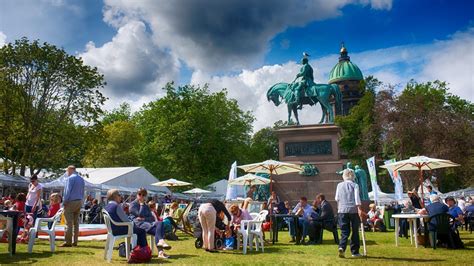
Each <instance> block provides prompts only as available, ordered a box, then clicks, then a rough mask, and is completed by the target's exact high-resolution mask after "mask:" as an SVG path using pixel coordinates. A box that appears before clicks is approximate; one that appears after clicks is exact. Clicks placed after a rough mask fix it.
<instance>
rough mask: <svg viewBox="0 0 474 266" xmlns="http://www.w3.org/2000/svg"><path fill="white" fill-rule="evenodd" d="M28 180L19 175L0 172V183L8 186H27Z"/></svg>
mask: <svg viewBox="0 0 474 266" xmlns="http://www.w3.org/2000/svg"><path fill="white" fill-rule="evenodd" d="M28 183H29V181H28V180H27V179H26V178H23V177H21V176H14V175H7V174H4V173H0V184H7V185H9V186H20V187H27V186H28Z"/></svg>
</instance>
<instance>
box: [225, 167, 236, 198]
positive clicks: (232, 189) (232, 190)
mask: <svg viewBox="0 0 474 266" xmlns="http://www.w3.org/2000/svg"><path fill="white" fill-rule="evenodd" d="M234 178H237V161H235V162H234V163H233V164H232V166H231V167H230V171H229V181H230V180H232V179H234ZM237 193H238V192H237V186H230V185H227V192H226V195H225V199H226V200H232V199H235V198H237Z"/></svg>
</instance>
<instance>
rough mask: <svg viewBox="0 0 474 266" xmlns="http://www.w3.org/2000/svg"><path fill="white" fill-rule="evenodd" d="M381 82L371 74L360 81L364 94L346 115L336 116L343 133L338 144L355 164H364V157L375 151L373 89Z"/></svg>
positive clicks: (376, 139) (376, 142) (375, 131)
mask: <svg viewBox="0 0 474 266" xmlns="http://www.w3.org/2000/svg"><path fill="white" fill-rule="evenodd" d="M379 86H381V82H380V81H378V80H377V79H376V78H373V77H371V76H369V77H367V78H366V79H365V81H364V82H363V83H362V85H361V88H364V89H363V92H364V95H363V96H362V98H361V99H360V100H359V103H358V104H357V105H356V106H355V107H353V108H352V109H351V111H350V114H349V115H347V116H338V117H336V124H337V125H339V126H340V127H341V128H342V130H343V134H342V137H341V139H340V141H339V145H340V147H341V149H342V150H343V151H345V152H346V153H347V155H348V157H349V158H351V159H352V160H353V161H355V164H359V165H365V163H364V162H365V159H366V158H368V157H370V156H372V155H373V154H374V153H377V152H378V151H377V146H378V138H377V130H376V128H375V127H374V119H375V116H376V114H375V108H374V106H375V90H376V88H378V87H379Z"/></svg>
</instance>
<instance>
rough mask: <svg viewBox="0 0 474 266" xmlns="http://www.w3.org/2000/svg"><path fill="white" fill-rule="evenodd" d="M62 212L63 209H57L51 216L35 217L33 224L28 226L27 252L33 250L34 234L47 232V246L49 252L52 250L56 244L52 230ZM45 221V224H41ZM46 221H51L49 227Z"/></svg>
mask: <svg viewBox="0 0 474 266" xmlns="http://www.w3.org/2000/svg"><path fill="white" fill-rule="evenodd" d="M62 213H63V209H59V211H58V212H57V213H56V214H55V215H54V216H53V217H51V218H36V221H35V226H34V227H32V228H30V231H29V233H28V237H29V240H28V253H31V252H33V246H34V244H35V240H36V236H37V235H38V234H39V233H40V232H43V233H47V234H48V235H49V246H50V249H51V252H54V248H55V246H56V242H55V241H56V233H55V231H54V229H55V227H56V224H57V223H58V222H59V221H60V220H61V214H62ZM44 223H46V225H43V226H42V224H44ZM47 223H53V224H52V225H51V229H49V228H48V224H47Z"/></svg>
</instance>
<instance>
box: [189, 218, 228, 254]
mask: <svg viewBox="0 0 474 266" xmlns="http://www.w3.org/2000/svg"><path fill="white" fill-rule="evenodd" d="M222 225H223V226H224V228H225V225H224V224H223V223H222ZM192 226H193V231H194V237H195V238H196V241H195V242H194V246H195V247H196V248H202V246H203V244H204V242H203V239H202V227H201V223H200V222H199V219H196V220H195V221H193V222H192ZM221 228H222V226H221V225H220V224H218V225H217V226H216V233H215V234H214V247H215V248H216V249H222V248H224V243H225V234H224V233H223V230H222V229H221Z"/></svg>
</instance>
